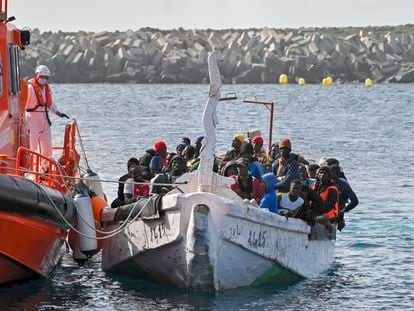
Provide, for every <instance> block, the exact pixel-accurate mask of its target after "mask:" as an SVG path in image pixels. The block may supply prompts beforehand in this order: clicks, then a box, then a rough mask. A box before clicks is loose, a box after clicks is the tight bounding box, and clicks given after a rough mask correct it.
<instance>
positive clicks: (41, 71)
mask: <svg viewBox="0 0 414 311" xmlns="http://www.w3.org/2000/svg"><path fill="white" fill-rule="evenodd" d="M35 75H40V76H46V77H50V76H51V75H52V74H51V73H50V70H49V68H47V67H46V66H45V65H39V66H37V68H36V70H35Z"/></svg>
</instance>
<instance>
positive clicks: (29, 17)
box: [9, 0, 414, 31]
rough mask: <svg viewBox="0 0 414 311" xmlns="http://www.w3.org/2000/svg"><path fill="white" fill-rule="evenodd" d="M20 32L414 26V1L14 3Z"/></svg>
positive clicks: (41, 0) (12, 7) (25, 0)
mask: <svg viewBox="0 0 414 311" xmlns="http://www.w3.org/2000/svg"><path fill="white" fill-rule="evenodd" d="M10 15H14V16H15V17H16V18H17V21H16V22H15V24H17V26H18V27H24V26H28V27H30V28H36V27H38V28H40V29H41V30H42V31H44V30H53V31H57V30H63V31H77V30H90V31H101V30H109V31H114V30H127V29H132V30H136V29H139V28H141V27H147V26H149V27H155V28H161V29H171V28H178V27H184V28H199V29H205V28H213V29H221V28H249V27H258V28H260V27H264V26H268V27H275V28H286V27H293V28H296V27H301V26H304V27H310V26H366V25H374V26H378V25H400V24H407V23H411V24H412V23H414V0H342V1H335V0H330V1H326V0H324V1H323V0H285V1H281V0H116V1H109V0H101V1H98V0H66V1H63V0H39V1H32V0H9V16H10Z"/></svg>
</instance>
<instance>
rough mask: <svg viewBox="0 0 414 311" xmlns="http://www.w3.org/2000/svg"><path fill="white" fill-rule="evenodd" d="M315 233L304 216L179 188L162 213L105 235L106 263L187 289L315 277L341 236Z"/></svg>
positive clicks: (165, 202) (107, 268) (108, 266)
mask: <svg viewBox="0 0 414 311" xmlns="http://www.w3.org/2000/svg"><path fill="white" fill-rule="evenodd" d="M222 191H224V192H225V191H226V190H222ZM229 191H231V190H229ZM115 227H116V226H113V227H108V228H107V230H108V231H109V230H112V229H114V228H115ZM322 229H323V228H322ZM310 235H311V228H310V227H309V226H308V225H306V223H304V222H303V221H301V220H298V219H291V218H289V219H287V218H285V217H281V216H279V215H276V214H273V213H270V212H268V211H265V210H262V209H260V208H257V207H253V206H251V205H248V204H247V203H244V202H243V201H241V200H238V199H237V198H232V199H231V200H229V199H225V198H223V197H222V196H218V195H215V194H213V193H204V192H190V193H171V194H168V195H166V196H165V197H164V198H163V208H162V211H161V216H160V218H158V219H147V220H146V219H140V220H138V221H136V222H134V223H133V224H131V225H130V226H129V227H128V228H127V229H125V230H124V231H123V232H122V233H121V234H118V235H116V236H115V237H113V238H111V239H108V240H106V241H105V243H104V245H103V249H102V267H103V270H105V271H108V272H117V273H125V274H128V275H135V276H146V277H148V278H150V279H152V280H154V281H156V282H160V283H164V284H170V285H173V286H176V287H180V288H187V289H194V290H214V291H218V290H226V289H231V288H237V287H242V286H249V285H253V284H263V283H266V282H270V281H274V280H279V281H283V280H284V279H286V280H291V278H292V277H295V275H296V276H301V277H314V276H318V275H320V274H321V273H322V272H323V271H324V270H326V269H327V268H328V267H329V266H330V264H331V263H332V261H333V259H334V248H335V241H334V240H326V239H325V240H312V239H310V238H309V237H310Z"/></svg>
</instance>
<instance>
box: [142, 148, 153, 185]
mask: <svg viewBox="0 0 414 311" xmlns="http://www.w3.org/2000/svg"><path fill="white" fill-rule="evenodd" d="M154 155H155V150H154V149H148V150H146V151H145V154H144V155H143V156H142V157H141V158H140V159H139V166H140V167H141V173H142V177H143V178H144V179H147V180H150V179H151V178H152V177H153V176H152V175H151V170H150V168H149V164H150V162H151V159H152V157H153V156H154Z"/></svg>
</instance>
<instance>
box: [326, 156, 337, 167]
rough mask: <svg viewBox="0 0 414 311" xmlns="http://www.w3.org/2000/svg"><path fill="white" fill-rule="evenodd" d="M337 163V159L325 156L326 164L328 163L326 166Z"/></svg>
mask: <svg viewBox="0 0 414 311" xmlns="http://www.w3.org/2000/svg"><path fill="white" fill-rule="evenodd" d="M335 164H336V165H339V161H338V159H335V158H327V159H326V165H328V166H332V165H335Z"/></svg>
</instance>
